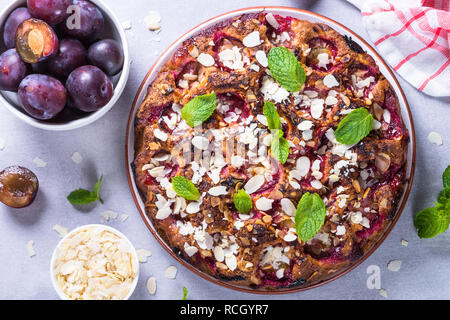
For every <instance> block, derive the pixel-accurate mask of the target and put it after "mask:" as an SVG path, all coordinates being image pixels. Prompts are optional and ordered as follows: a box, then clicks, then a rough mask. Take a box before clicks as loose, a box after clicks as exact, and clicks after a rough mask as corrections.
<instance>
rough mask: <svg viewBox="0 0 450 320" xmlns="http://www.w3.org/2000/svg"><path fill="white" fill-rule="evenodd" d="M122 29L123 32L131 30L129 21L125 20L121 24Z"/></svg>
mask: <svg viewBox="0 0 450 320" xmlns="http://www.w3.org/2000/svg"><path fill="white" fill-rule="evenodd" d="M122 28H123V29H124V30H130V29H131V28H132V25H131V20H125V21H123V22H122Z"/></svg>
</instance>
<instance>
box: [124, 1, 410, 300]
mask: <svg viewBox="0 0 450 320" xmlns="http://www.w3.org/2000/svg"><path fill="white" fill-rule="evenodd" d="M259 12H271V13H273V14H278V15H281V16H292V17H294V18H298V19H303V20H308V21H311V22H313V23H325V24H328V25H329V26H330V27H331V28H333V29H335V30H336V31H337V32H339V33H340V34H342V35H347V36H350V37H352V39H353V40H354V41H355V42H356V43H357V44H359V45H360V46H361V48H362V49H363V50H365V51H367V52H368V53H369V54H370V55H371V56H372V57H373V58H374V60H375V61H376V63H377V65H378V66H379V68H380V72H381V73H382V74H383V75H384V76H385V77H386V79H387V80H388V81H389V82H390V83H391V85H392V87H393V89H394V91H395V93H396V94H397V97H398V99H399V103H400V109H401V113H402V118H403V121H404V123H405V126H406V128H407V129H408V130H409V133H410V142H409V145H408V156H407V168H406V182H405V183H406V185H405V188H404V192H403V195H402V197H401V199H400V201H399V205H398V207H397V211H396V213H395V217H394V218H393V220H392V221H391V223H390V224H389V226H388V227H387V228H386V230H385V232H384V233H383V234H382V235H381V236H380V239H379V240H378V241H377V242H376V243H375V244H374V245H373V246H372V247H371V248H370V249H369V250H368V251H367V252H366V253H365V254H364V255H363V256H362V257H361V258H360V259H359V260H357V261H355V262H354V263H352V264H351V265H349V266H348V267H346V268H344V269H342V270H340V271H339V272H337V273H334V274H332V275H331V276H330V277H329V278H327V279H324V280H322V281H321V282H318V283H314V284H311V285H309V286H304V287H294V288H280V289H277V290H265V289H251V288H248V287H241V286H237V285H232V284H229V283H227V282H225V281H222V280H219V279H216V278H214V277H212V276H210V275H207V274H205V273H203V272H201V271H199V270H198V269H196V268H194V267H193V266H192V265H190V264H189V263H187V262H186V261H184V260H183V259H181V258H180V257H179V256H177V255H176V254H175V253H174V252H173V251H172V249H171V248H170V247H169V246H168V245H167V244H166V243H165V242H164V240H163V239H162V238H161V237H160V236H159V234H158V233H157V232H156V230H155V228H154V227H153V225H152V223H151V221H150V220H149V218H148V217H147V215H146V214H145V207H144V203H143V201H142V199H141V197H140V194H139V191H138V189H137V187H136V184H135V180H134V175H133V171H132V168H131V165H130V164H131V163H132V161H133V159H134V119H135V116H136V112H137V110H138V108H139V106H140V104H141V103H142V101H143V99H144V98H145V95H146V93H147V88H148V86H149V85H150V84H151V83H152V81H153V80H154V79H155V77H156V75H157V74H158V71H159V70H160V68H161V67H162V66H163V65H164V64H165V63H166V62H167V61H168V60H169V59H170V58H171V56H172V54H173V53H174V52H175V50H177V49H178V48H179V46H180V45H181V44H182V43H183V41H185V40H187V39H189V38H190V37H192V36H193V35H195V34H197V33H198V32H200V31H202V30H205V29H207V28H209V27H211V26H213V25H215V24H217V23H219V22H222V21H224V20H227V19H230V18H233V17H236V16H240V15H242V14H251V13H259ZM415 145H416V141H415V132H414V125H413V121H412V116H411V111H410V108H409V105H408V102H407V101H406V98H405V95H404V93H403V90H402V89H401V87H400V85H399V83H398V81H397V79H396V77H395V76H394V74H393V72H392V71H391V69H390V68H389V67H388V65H387V64H386V63H385V62H384V60H383V59H382V58H381V57H380V56H379V55H378V53H377V52H376V51H375V49H373V48H372V47H371V46H370V45H369V44H368V43H367V42H366V41H365V40H364V39H362V38H361V37H360V36H358V35H357V34H356V33H354V32H353V31H351V30H350V29H348V28H347V27H345V26H343V25H342V24H340V23H338V22H336V21H334V20H331V19H329V18H327V17H324V16H321V15H319V14H316V13H313V12H309V11H305V10H301V9H297V8H289V7H275V6H268V7H263V6H260V7H251V8H245V9H239V10H235V11H231V12H227V13H224V14H222V15H219V16H217V17H214V18H212V19H210V20H207V21H206V22H203V23H202V24H200V25H198V26H197V27H195V28H193V29H192V30H190V31H188V32H186V33H185V34H184V35H182V36H181V37H180V38H179V39H178V40H176V41H175V42H174V43H173V44H172V45H171V46H170V47H169V48H167V50H166V51H165V52H164V53H163V54H162V55H161V56H160V57H159V58H158V60H157V61H156V62H155V64H154V65H153V66H152V67H151V69H150V71H149V72H148V73H147V75H146V77H145V79H144V80H143V82H142V83H141V85H140V87H139V89H138V92H137V94H136V97H135V100H134V102H133V106H132V109H131V112H130V116H129V119H128V124H127V129H126V141H125V163H126V170H127V175H128V183H129V186H130V190H131V194H132V196H133V198H134V201H135V203H136V206H137V208H138V210H139V212H140V214H141V216H142V219H143V220H144V222H145V224H146V225H147V227H148V229H149V230H150V231H151V233H152V234H153V236H154V237H155V238H156V240H157V241H158V242H159V243H160V244H161V246H162V247H163V248H164V249H165V250H166V251H167V252H168V253H169V254H170V255H171V256H172V257H174V258H175V259H176V260H177V261H178V262H179V263H181V264H182V265H184V266H185V267H186V268H188V269H189V270H190V271H192V272H193V273H195V274H197V275H198V276H200V277H202V278H204V279H206V280H208V281H211V282H213V283H215V284H218V285H220V286H223V287H226V288H230V289H234V290H237V291H241V292H247V293H257V294H286V293H293V292H298V291H304V290H307V289H311V288H314V287H317V286H321V285H324V284H326V283H328V282H330V281H332V280H335V279H337V278H339V277H341V276H343V275H344V274H346V273H348V272H349V271H351V270H352V269H354V268H355V267H357V266H358V265H360V264H361V263H362V262H363V261H364V260H365V259H367V258H368V257H369V256H370V255H371V254H372V253H373V252H374V251H375V250H376V249H377V248H378V246H379V245H380V244H381V243H382V242H383V241H384V239H385V238H386V237H387V235H388V234H389V232H390V231H391V230H392V228H393V227H394V225H395V223H396V222H397V220H398V219H399V217H400V214H401V212H402V210H403V208H404V206H405V204H406V201H407V199H408V195H409V192H410V189H411V186H412V182H413V176H414V169H415V156H416V150H415Z"/></svg>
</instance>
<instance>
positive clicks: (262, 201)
mask: <svg viewBox="0 0 450 320" xmlns="http://www.w3.org/2000/svg"><path fill="white" fill-rule="evenodd" d="M272 203H273V200H272V199H267V198H266V197H261V198H259V199H258V200H256V203H255V205H256V208H257V209H258V210H261V211H269V210H271V209H272Z"/></svg>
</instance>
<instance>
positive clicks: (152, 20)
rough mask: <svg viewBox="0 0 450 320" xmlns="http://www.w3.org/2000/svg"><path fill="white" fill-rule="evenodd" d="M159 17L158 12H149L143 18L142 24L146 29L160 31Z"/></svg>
mask: <svg viewBox="0 0 450 320" xmlns="http://www.w3.org/2000/svg"><path fill="white" fill-rule="evenodd" d="M160 22H161V15H160V14H159V12H158V11H149V12H148V14H147V16H146V17H145V18H144V24H145V26H146V27H147V29H149V30H152V31H156V30H159V29H161V25H160Z"/></svg>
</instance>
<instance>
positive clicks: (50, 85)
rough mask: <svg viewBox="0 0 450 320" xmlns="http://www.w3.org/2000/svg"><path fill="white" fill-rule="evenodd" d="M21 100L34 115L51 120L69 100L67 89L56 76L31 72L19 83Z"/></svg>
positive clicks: (37, 117)
mask: <svg viewBox="0 0 450 320" xmlns="http://www.w3.org/2000/svg"><path fill="white" fill-rule="evenodd" d="M18 94H19V100H20V102H21V103H22V107H23V108H24V109H25V111H26V112H27V113H28V114H29V115H31V116H32V117H34V118H36V119H39V120H49V119H52V118H54V117H55V116H56V115H58V114H59V113H60V112H61V111H62V110H63V109H64V107H65V105H66V102H67V91H66V89H65V88H64V85H63V84H62V83H61V82H60V81H59V80H58V79H56V78H53V77H50V76H47V75H43V74H31V75H29V76H27V77H26V78H25V79H23V80H22V82H21V83H20V85H19V91H18Z"/></svg>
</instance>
